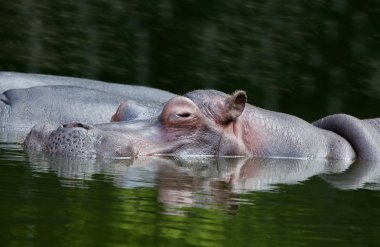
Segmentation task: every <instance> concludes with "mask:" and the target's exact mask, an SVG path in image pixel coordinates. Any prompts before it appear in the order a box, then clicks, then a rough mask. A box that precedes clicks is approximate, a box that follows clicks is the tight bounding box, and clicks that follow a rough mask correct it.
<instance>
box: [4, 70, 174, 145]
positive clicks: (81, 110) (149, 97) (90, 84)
mask: <svg viewBox="0 0 380 247" xmlns="http://www.w3.org/2000/svg"><path fill="white" fill-rule="evenodd" d="M28 86H29V87H28ZM10 87H13V88H14V89H9V88H10ZM0 89H7V90H6V91H4V92H3V93H2V94H0V129H6V130H7V131H8V132H9V131H10V130H17V131H18V137H17V138H25V136H26V134H27V133H28V132H29V131H30V129H31V128H32V127H33V126H34V125H36V124H37V123H50V124H61V123H65V122H71V121H77V122H85V123H86V124H96V123H105V122H109V121H111V118H112V116H113V115H114V114H115V110H116V108H117V107H118V105H119V104H120V103H121V102H123V103H122V105H121V106H120V108H121V107H122V106H126V105H128V110H127V112H128V118H125V117H124V119H129V120H131V119H144V118H148V117H150V116H151V115H152V114H157V113H156V112H159V111H160V110H161V109H162V107H163V104H164V102H167V101H168V100H169V99H170V98H172V97H173V96H175V95H174V94H172V93H169V92H166V91H163V90H159V89H155V88H148V87H142V86H131V85H119V84H113V83H105V82H100V81H94V80H87V79H77V78H69V77H62V76H49V75H37V74H22V73H11V72H0ZM119 114H121V113H119ZM115 118H116V117H115ZM7 139H8V140H9V138H7Z"/></svg>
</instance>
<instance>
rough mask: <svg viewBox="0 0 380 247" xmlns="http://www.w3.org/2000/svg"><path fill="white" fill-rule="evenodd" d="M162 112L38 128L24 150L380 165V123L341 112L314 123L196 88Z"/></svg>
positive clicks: (243, 95) (239, 97) (242, 96)
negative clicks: (379, 162) (360, 161)
mask: <svg viewBox="0 0 380 247" xmlns="http://www.w3.org/2000/svg"><path fill="white" fill-rule="evenodd" d="M157 112H158V113H157V115H155V114H152V116H151V118H147V119H143V120H130V121H121V122H113V123H104V124H96V125H88V124H85V123H81V122H72V123H67V124H64V125H61V126H58V127H57V126H54V125H50V124H40V125H37V126H35V127H34V128H33V129H32V130H31V132H30V133H29V134H28V136H27V138H26V139H25V141H24V143H23V146H24V147H25V148H26V149H27V150H35V151H47V152H49V153H55V154H62V155H80V156H93V157H97V156H101V157H132V158H133V157H138V156H151V155H167V156H174V157H176V158H186V157H190V156H228V157H230V156H253V157H277V158H278V157H288V158H306V159H318V158H324V159H342V160H354V159H366V160H380V143H379V142H380V138H379V137H380V136H379V133H380V128H379V126H380V119H367V120H359V119H357V118H355V117H353V116H350V115H346V114H337V115H331V116H328V117H325V118H322V119H320V120H318V121H316V122H314V123H308V122H306V121H304V120H302V119H300V118H298V117H295V116H291V115H288V114H285V113H279V112H273V111H269V110H265V109H262V108H259V107H256V106H253V105H250V104H248V103H247V95H246V93H245V92H244V91H241V90H239V91H235V92H234V93H232V94H230V95H228V94H225V93H223V92H220V91H216V90H195V91H192V92H189V93H187V94H185V95H183V96H174V97H173V98H171V99H170V100H169V101H167V103H166V104H165V105H164V106H163V108H162V110H161V111H157ZM116 115H119V116H123V114H116ZM126 115H128V114H126ZM124 117H128V116H125V114H124ZM117 120H122V117H121V118H117Z"/></svg>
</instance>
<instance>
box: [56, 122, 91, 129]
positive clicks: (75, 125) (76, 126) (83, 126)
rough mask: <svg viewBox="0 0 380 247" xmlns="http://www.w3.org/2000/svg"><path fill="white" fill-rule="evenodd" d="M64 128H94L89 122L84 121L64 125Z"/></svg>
mask: <svg viewBox="0 0 380 247" xmlns="http://www.w3.org/2000/svg"><path fill="white" fill-rule="evenodd" d="M62 126H63V127H64V128H83V129H86V130H89V129H92V127H91V126H90V125H88V124H83V123H68V124H63V125H62Z"/></svg>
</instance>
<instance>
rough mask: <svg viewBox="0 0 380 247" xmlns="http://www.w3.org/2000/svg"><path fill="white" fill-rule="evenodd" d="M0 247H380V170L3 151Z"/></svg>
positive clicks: (329, 164)
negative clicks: (96, 157) (110, 157)
mask: <svg viewBox="0 0 380 247" xmlns="http://www.w3.org/2000/svg"><path fill="white" fill-rule="evenodd" d="M0 174H1V177H2V179H1V180H0V198H1V201H2V202H1V204H0V211H1V215H0V222H1V224H0V237H1V238H0V239H1V242H2V245H1V246H379V244H380V240H379V238H378V233H379V231H380V224H379V222H378V219H379V218H380V194H379V192H378V191H377V190H378V189H379V188H380V179H379V178H380V164H378V163H376V164H373V163H355V164H352V165H351V166H350V164H348V163H345V162H337V161H323V160H319V161H318V160H316V161H315V160H314V161H310V160H309V161H308V160H273V159H269V160H258V159H219V160H215V159H206V160H205V159H200V160H195V161H191V162H190V161H188V162H178V161H173V160H170V159H163V158H150V159H140V160H135V161H131V160H89V159H79V158H67V157H66V158H65V157H51V156H46V155H41V154H29V155H26V154H25V153H24V152H23V151H22V150H20V148H19V147H18V146H17V145H9V144H3V145H2V148H1V149H0Z"/></svg>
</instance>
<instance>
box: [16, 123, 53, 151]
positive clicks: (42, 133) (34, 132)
mask: <svg viewBox="0 0 380 247" xmlns="http://www.w3.org/2000/svg"><path fill="white" fill-rule="evenodd" d="M55 129H56V127H54V126H53V125H51V124H37V125H35V126H34V127H33V128H32V129H31V131H30V132H29V134H28V135H27V137H26V139H25V141H24V142H23V146H24V148H25V149H27V150H31V151H42V150H44V149H45V144H46V142H47V140H48V139H49V136H50V134H51V133H52V132H53V131H54V130H55Z"/></svg>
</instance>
